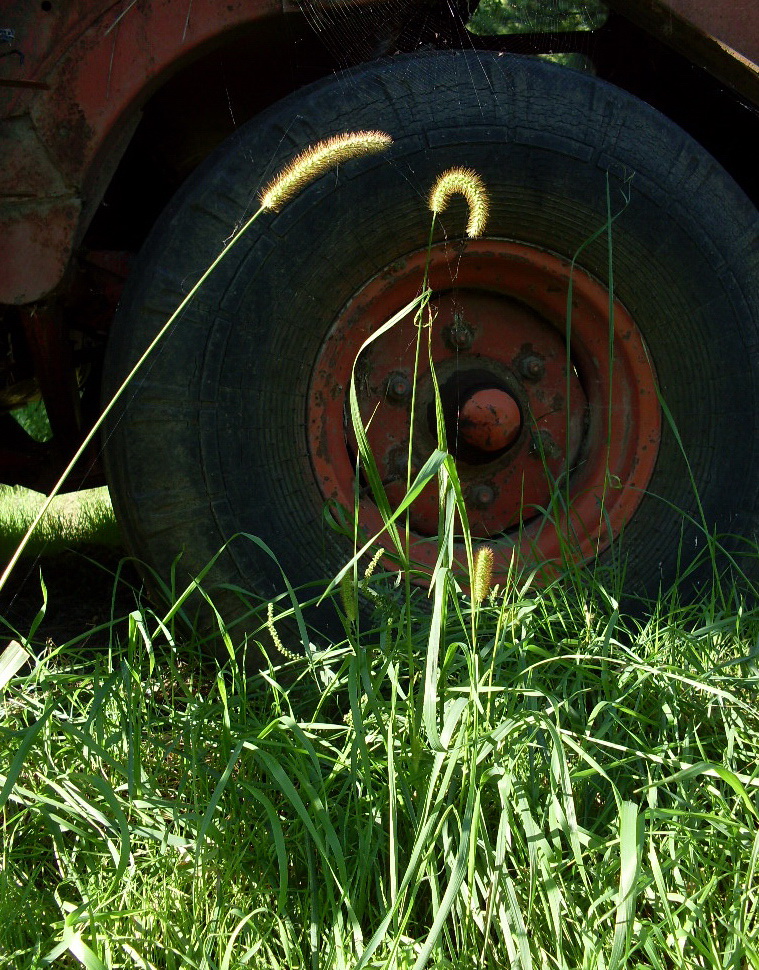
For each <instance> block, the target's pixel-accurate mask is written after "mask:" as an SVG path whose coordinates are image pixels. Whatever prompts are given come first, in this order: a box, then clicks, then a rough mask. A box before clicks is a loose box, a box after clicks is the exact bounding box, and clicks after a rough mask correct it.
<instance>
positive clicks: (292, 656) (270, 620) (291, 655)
mask: <svg viewBox="0 0 759 970" xmlns="http://www.w3.org/2000/svg"><path fill="white" fill-rule="evenodd" d="M266 626H267V628H268V630H269V634H270V635H271V638H272V640H273V641H274V646H275V647H276V648H277V650H279V652H280V653H281V654H282V656H283V657H287V659H288V660H297V659H298V654H297V653H295V652H294V651H292V650H288V649H287V647H286V646H285V645H284V643H282V641H281V640H280V638H279V634H278V633H277V628H276V627H275V626H274V604H273V603H272V602H269V604H268V606H267V607H266Z"/></svg>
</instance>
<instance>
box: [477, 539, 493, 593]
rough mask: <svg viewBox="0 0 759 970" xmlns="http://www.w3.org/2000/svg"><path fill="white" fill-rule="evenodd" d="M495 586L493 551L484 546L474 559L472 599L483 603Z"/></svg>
mask: <svg viewBox="0 0 759 970" xmlns="http://www.w3.org/2000/svg"><path fill="white" fill-rule="evenodd" d="M492 584H493V550H492V549H491V548H490V546H482V547H481V548H480V549H478V550H477V555H476V556H475V557H474V568H473V570H472V599H473V600H474V602H475V603H481V602H482V601H483V600H484V599H485V597H486V596H487V595H488V593H489V592H490V588H491V586H492Z"/></svg>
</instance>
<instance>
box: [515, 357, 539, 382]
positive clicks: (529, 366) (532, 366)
mask: <svg viewBox="0 0 759 970" xmlns="http://www.w3.org/2000/svg"><path fill="white" fill-rule="evenodd" d="M519 372H520V374H521V375H522V377H524V378H525V379H526V380H528V381H539V380H540V379H541V378H542V377H543V375H544V374H545V372H546V365H545V362H544V361H543V359H542V357H533V356H530V357H523V358H522V360H521V361H520V362H519Z"/></svg>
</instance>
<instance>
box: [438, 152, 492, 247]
mask: <svg viewBox="0 0 759 970" xmlns="http://www.w3.org/2000/svg"><path fill="white" fill-rule="evenodd" d="M452 195H463V196H464V198H465V199H466V204H467V205H468V206H469V222H468V223H467V226H466V234H467V236H469V238H470V239H475V238H476V237H477V236H481V235H482V234H483V232H484V231H485V224H486V222H487V221H488V210H489V206H490V202H489V200H488V191H487V189H486V188H485V183H484V182H483V181H482V179H481V178H480V176H479V175H478V174H477V172H475V171H473V170H472V169H471V168H449V169H448V171H447V172H443V174H442V175H441V176H440V177H439V178H438V180H437V182H435V184H434V185H433V187H432V191H431V192H430V199H429V206H430V211H431V212H434V213H435V215H440V213H441V212H443V210H444V209H446V208H447V206H448V202H449V200H450V198H451V196H452Z"/></svg>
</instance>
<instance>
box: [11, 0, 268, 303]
mask: <svg viewBox="0 0 759 970" xmlns="http://www.w3.org/2000/svg"><path fill="white" fill-rule="evenodd" d="M14 6H15V9H14V10H13V12H12V13H10V14H9V15H8V16H7V20H8V22H7V23H6V22H5V21H4V22H3V23H2V24H0V26H1V27H3V28H5V29H8V30H12V31H13V33H14V38H15V40H14V45H15V47H17V48H18V50H19V51H21V53H22V54H23V61H22V60H21V58H20V57H19V56H13V57H4V58H0V151H2V154H3V175H2V176H0V239H1V240H2V243H1V244H0V303H25V302H31V301H34V300H38V299H40V298H42V297H43V296H45V295H46V294H47V293H49V292H50V291H51V290H52V289H53V288H54V287H55V286H56V285H57V284H58V283H59V282H60V279H61V277H62V274H63V271H64V270H65V267H66V265H67V263H68V260H69V258H70V254H71V250H72V245H73V241H74V238H75V236H76V234H77V232H79V233H81V230H82V227H81V226H80V225H79V213H80V212H81V211H82V209H83V203H86V206H85V208H86V211H87V212H88V213H91V212H92V211H93V208H94V205H93V199H92V198H91V195H92V193H93V192H94V191H102V189H103V188H104V186H103V185H100V189H99V190H95V189H94V186H95V184H99V182H98V181H97V179H96V176H97V174H98V173H99V171H100V170H101V169H102V168H103V167H105V168H106V169H107V170H109V169H111V168H113V166H114V165H115V161H117V160H118V157H116V159H114V158H113V157H111V156H112V155H113V152H114V151H119V152H120V151H121V150H122V149H123V142H124V140H125V139H124V138H123V137H121V136H122V134H123V132H124V131H126V132H127V133H128V132H129V130H130V129H131V127H132V126H133V124H134V120H135V118H136V117H137V116H138V114H139V110H140V107H141V104H142V102H144V100H145V97H146V91H148V90H149V89H150V88H151V87H152V86H153V85H154V84H155V83H156V82H157V81H158V80H159V79H160V78H161V77H162V76H167V75H168V73H169V72H170V71H171V70H172V68H173V66H174V65H175V64H177V62H178V61H180V60H183V61H186V60H189V59H191V58H192V57H193V56H194V55H195V54H196V53H199V52H201V51H202V50H205V49H206V47H207V45H208V44H209V43H212V42H213V40H214V38H216V37H220V36H221V35H223V34H224V33H225V32H227V31H231V30H234V29H235V28H236V27H240V26H242V25H245V24H248V23H250V22H251V21H253V20H255V19H257V18H259V17H262V16H267V15H272V14H276V13H278V12H279V11H280V10H281V5H280V4H279V3H278V2H277V0H252V2H249V0H225V2H223V3H220V2H217V0H193V2H192V4H188V3H182V4H178V3H176V2H175V0H120V2H117V3H113V2H110V0H68V2H66V0H57V2H56V3H55V4H51V5H50V10H46V9H43V8H44V7H45V5H44V4H34V5H25V4H16V5H14ZM112 146H117V147H112ZM109 153H110V154H109ZM94 202H95V203H96V202H97V200H94ZM45 225H47V227H48V229H47V231H43V227H44V226H45ZM11 247H12V249H13V253H12V254H11Z"/></svg>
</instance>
